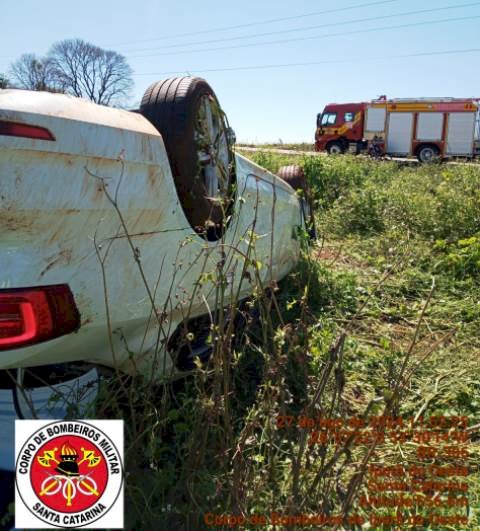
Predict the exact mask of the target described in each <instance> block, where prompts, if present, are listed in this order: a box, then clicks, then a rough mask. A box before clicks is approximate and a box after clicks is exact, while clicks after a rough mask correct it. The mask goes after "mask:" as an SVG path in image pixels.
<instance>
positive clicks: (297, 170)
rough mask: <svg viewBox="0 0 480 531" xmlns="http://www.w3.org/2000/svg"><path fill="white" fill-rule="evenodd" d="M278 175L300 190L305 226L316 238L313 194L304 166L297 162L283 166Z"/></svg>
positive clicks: (313, 237)
mask: <svg viewBox="0 0 480 531" xmlns="http://www.w3.org/2000/svg"><path fill="white" fill-rule="evenodd" d="M277 175H278V176H279V177H280V178H281V179H283V180H284V181H285V182H287V183H288V184H289V185H290V186H291V187H292V188H293V189H294V190H295V191H296V192H298V195H299V198H300V204H301V207H302V215H303V219H304V222H305V226H306V228H307V230H308V233H309V235H310V237H311V238H312V239H316V229H315V217H314V213H313V200H312V194H311V191H310V188H309V186H308V181H307V177H306V175H305V173H304V171H303V168H302V167H301V166H298V165H297V164H292V165H290V166H282V167H281V168H280V169H279V170H278V172H277Z"/></svg>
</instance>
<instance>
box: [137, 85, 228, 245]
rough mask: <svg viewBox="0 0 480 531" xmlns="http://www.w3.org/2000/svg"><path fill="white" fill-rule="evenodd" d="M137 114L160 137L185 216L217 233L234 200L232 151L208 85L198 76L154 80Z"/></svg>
mask: <svg viewBox="0 0 480 531" xmlns="http://www.w3.org/2000/svg"><path fill="white" fill-rule="evenodd" d="M140 114H142V115H143V116H145V118H147V119H148V120H149V121H150V122H151V123H152V124H153V125H154V126H155V127H156V128H157V129H158V131H159V132H160V133H161V135H162V137H163V140H164V142H165V147H166V150H167V153H168V157H169V160H170V166H171V169H172V173H173V178H174V180H175V185H176V188H177V193H178V195H179V198H180V202H181V204H182V208H183V210H184V212H185V215H186V217H187V219H188V221H189V222H190V224H191V225H192V226H193V227H194V229H195V230H196V231H197V232H198V233H199V234H201V235H202V236H204V237H206V238H208V239H209V240H215V239H218V238H219V237H220V235H221V233H222V230H223V229H224V226H225V223H226V221H225V220H226V219H227V216H228V215H229V211H230V210H231V207H232V205H233V188H234V182H235V156H234V152H233V144H232V140H231V138H232V137H231V134H229V127H228V123H227V120H226V117H225V114H224V113H223V111H222V109H221V108H220V105H219V103H218V100H217V98H216V96H215V93H214V92H213V90H212V88H211V87H210V85H208V83H207V82H206V81H205V80H204V79H201V78H198V77H176V78H170V79H166V80H163V81H158V82H156V83H154V84H153V85H151V86H150V87H149V88H148V89H147V90H146V92H145V94H144V96H143V99H142V102H141V105H140Z"/></svg>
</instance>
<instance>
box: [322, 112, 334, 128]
mask: <svg viewBox="0 0 480 531" xmlns="http://www.w3.org/2000/svg"><path fill="white" fill-rule="evenodd" d="M336 119H337V113H336V112H327V113H325V114H324V115H323V116H322V125H333V124H334V123H335V120H336Z"/></svg>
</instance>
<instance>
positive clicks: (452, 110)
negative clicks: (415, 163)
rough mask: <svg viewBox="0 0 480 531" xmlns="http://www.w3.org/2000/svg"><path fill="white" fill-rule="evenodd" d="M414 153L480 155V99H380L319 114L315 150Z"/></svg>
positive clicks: (331, 106) (333, 106)
mask: <svg viewBox="0 0 480 531" xmlns="http://www.w3.org/2000/svg"><path fill="white" fill-rule="evenodd" d="M372 147H374V149H375V151H376V152H378V153H381V154H386V155H392V156H398V157H409V156H416V157H418V159H419V160H420V161H421V162H429V161H432V160H435V159H443V158H451V157H469V158H473V157H475V156H477V157H478V156H480V99H474V98H420V99H418V98H417V99H390V100H389V99H387V98H386V97H385V96H381V97H380V98H379V99H376V100H372V101H371V102H363V103H342V104H338V103H330V104H329V105H327V106H326V107H325V109H324V111H323V113H321V114H319V115H318V116H317V130H316V133H315V150H316V151H327V152H328V153H330V154H338V153H346V152H349V153H354V154H358V153H362V152H368V151H371V149H372Z"/></svg>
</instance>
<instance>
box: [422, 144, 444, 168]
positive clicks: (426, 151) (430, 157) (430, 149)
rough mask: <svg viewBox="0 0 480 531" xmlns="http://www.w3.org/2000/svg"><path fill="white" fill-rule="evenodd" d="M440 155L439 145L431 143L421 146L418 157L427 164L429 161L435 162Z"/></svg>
mask: <svg viewBox="0 0 480 531" xmlns="http://www.w3.org/2000/svg"><path fill="white" fill-rule="evenodd" d="M439 157H440V151H439V149H438V148H437V146H433V145H430V144H425V145H424V146H420V148H419V149H418V151H417V158H418V160H419V161H420V162H422V163H424V164H426V163H429V162H435V161H437V160H438V159H439Z"/></svg>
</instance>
